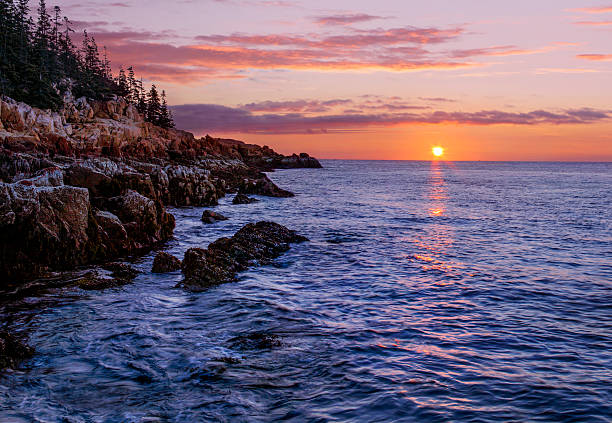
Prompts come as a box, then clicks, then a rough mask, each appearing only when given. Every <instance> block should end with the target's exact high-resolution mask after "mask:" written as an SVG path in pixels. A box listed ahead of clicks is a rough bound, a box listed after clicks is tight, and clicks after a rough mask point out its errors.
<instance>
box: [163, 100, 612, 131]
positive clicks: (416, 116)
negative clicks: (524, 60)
mask: <svg viewBox="0 0 612 423" xmlns="http://www.w3.org/2000/svg"><path fill="white" fill-rule="evenodd" d="M172 111H173V113H174V117H175V121H176V123H177V126H178V127H180V128H184V129H186V130H189V131H193V132H195V133H197V134H204V133H213V134H222V133H262V134H311V133H312V134H317V133H319V134H320V133H330V132H344V131H360V130H365V129H366V128H367V127H382V126H394V125H402V124H440V123H457V124H463V125H502V124H506V125H540V124H551V125H564V124H590V123H596V122H601V121H607V120H610V119H612V113H611V112H609V111H603V110H596V109H590V108H583V109H569V110H561V111H556V112H551V111H546V110H535V111H531V112H519V113H514V112H506V111H501V110H483V111H479V112H446V111H434V112H427V113H374V114H372V113H344V114H331V115H317V116H306V115H304V114H302V113H288V114H275V113H267V114H263V115H256V114H253V113H252V112H250V111H249V110H245V109H242V108H233V107H227V106H220V105H214V104H185V105H180V106H174V107H172Z"/></svg>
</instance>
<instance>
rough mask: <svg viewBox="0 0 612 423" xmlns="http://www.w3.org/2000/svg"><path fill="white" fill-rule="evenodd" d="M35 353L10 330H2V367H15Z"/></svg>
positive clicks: (0, 360)
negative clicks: (9, 331)
mask: <svg viewBox="0 0 612 423" xmlns="http://www.w3.org/2000/svg"><path fill="white" fill-rule="evenodd" d="M33 355H34V348H32V347H29V346H27V345H25V344H24V343H22V342H21V341H20V340H18V339H17V338H15V337H14V336H13V335H11V334H10V333H8V332H0V369H5V368H7V367H10V368H15V367H17V366H18V365H19V363H21V362H22V361H23V360H25V359H28V358H30V357H32V356H33Z"/></svg>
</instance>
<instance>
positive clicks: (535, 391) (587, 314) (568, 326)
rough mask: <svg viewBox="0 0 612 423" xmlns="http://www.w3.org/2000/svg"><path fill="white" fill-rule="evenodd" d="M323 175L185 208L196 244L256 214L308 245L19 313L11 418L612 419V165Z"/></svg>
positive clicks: (72, 292) (340, 164)
mask: <svg viewBox="0 0 612 423" xmlns="http://www.w3.org/2000/svg"><path fill="white" fill-rule="evenodd" d="M324 166H325V169H322V170H308V169H300V170H284V171H278V172H276V173H273V174H271V177H272V179H273V180H275V181H276V182H277V183H278V184H279V185H280V186H281V187H283V188H287V189H290V190H292V191H294V192H296V194H297V196H296V197H295V198H293V199H274V198H261V199H262V202H260V203H256V204H252V205H240V206H234V205H231V203H230V201H229V200H231V198H228V199H224V200H223V201H222V204H221V205H220V206H219V207H217V211H219V212H221V213H222V214H224V215H226V216H228V217H230V220H228V221H227V222H221V223H218V224H215V225H212V226H210V225H203V224H202V223H201V222H200V221H199V217H200V215H201V213H202V210H203V208H185V209H173V210H172V212H173V213H174V215H175V216H176V218H177V228H176V232H175V240H173V241H172V242H170V243H169V244H168V245H167V250H168V251H169V252H170V253H172V254H175V255H177V256H179V257H182V255H183V253H184V252H185V250H186V249H188V248H191V247H205V246H206V245H207V244H208V243H209V242H211V241H213V240H215V239H217V238H218V237H221V236H231V235H232V234H233V233H234V232H235V231H236V230H238V229H239V228H240V227H241V226H243V225H244V224H245V223H248V222H252V221H257V220H273V221H276V222H278V223H281V224H284V225H287V226H289V227H291V228H293V229H297V230H298V231H299V232H300V233H301V234H303V235H306V236H308V237H309V238H310V239H311V241H310V242H308V243H304V244H300V245H296V246H294V247H293V248H292V249H291V251H290V252H288V253H287V254H285V255H283V256H282V257H280V258H279V259H278V260H276V261H275V264H274V265H273V266H266V267H260V268H256V269H252V270H250V271H248V272H245V273H244V274H242V275H241V278H240V280H239V281H238V282H236V283H231V284H226V285H223V286H219V287H217V288H213V289H210V290H208V291H206V292H204V293H188V292H185V291H183V290H181V289H178V288H175V285H176V283H177V282H178V281H180V279H181V275H180V272H176V273H171V274H167V275H153V274H151V273H149V270H150V268H151V264H152V260H153V256H154V253H152V254H149V255H147V256H146V257H144V258H141V259H139V260H137V261H136V263H135V266H136V267H137V268H138V269H140V270H141V271H143V273H142V274H141V275H140V276H139V277H138V278H137V279H136V280H135V281H134V283H133V284H132V285H128V286H125V287H122V288H117V289H109V290H106V291H103V292H84V291H80V290H79V289H77V288H64V289H58V290H52V291H50V292H48V293H45V294H44V295H41V296H38V297H36V298H31V299H27V300H23V301H19V302H16V303H11V304H6V305H5V307H4V309H3V313H4V314H5V315H6V316H7V319H8V321H9V324H8V326H9V328H11V329H12V330H14V331H17V332H20V333H22V334H24V335H26V336H28V337H29V338H30V343H31V344H32V345H33V346H35V347H36V349H37V354H36V356H35V357H34V358H33V359H32V360H29V361H27V362H25V363H24V364H23V367H22V369H20V370H18V371H14V372H10V373H8V374H5V375H4V376H2V377H0V421H2V422H4V421H7V422H9V421H10V422H21V421H23V422H31V421H35V422H56V421H57V422H60V421H65V422H196V421H232V422H235V421H238V422H240V421H249V422H252V421H255V422H257V421H274V420H287V421H296V422H298V421H316V422H318V421H320V422H323V421H349V422H361V421H406V422H411V421H434V422H435V421H440V422H442V421H478V422H483V421H490V422H498V421H526V420H530V421H589V422H610V421H612V406H611V404H612V352H611V351H612V289H611V288H612V286H611V285H612V282H611V281H612V263H611V257H612V230H611V229H612V228H611V226H612V223H611V222H612V194H611V192H610V187H611V186H612V164H605V163H604V164H568V163H475V162H460V163H446V162H433V163H430V162H357V161H326V162H324ZM249 334H251V335H252V334H267V335H270V336H274V337H277V339H278V340H279V341H280V343H277V342H272V343H271V344H270V345H268V346H265V345H264V348H259V347H261V345H257V343H256V342H245V341H244V336H248V335H249ZM240 337H243V338H240Z"/></svg>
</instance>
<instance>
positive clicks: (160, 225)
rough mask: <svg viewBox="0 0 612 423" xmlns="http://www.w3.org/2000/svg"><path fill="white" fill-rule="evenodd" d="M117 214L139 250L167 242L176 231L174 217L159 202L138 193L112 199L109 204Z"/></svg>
mask: <svg viewBox="0 0 612 423" xmlns="http://www.w3.org/2000/svg"><path fill="white" fill-rule="evenodd" d="M107 206H108V208H109V210H111V211H112V212H113V213H114V214H116V215H117V216H118V217H119V219H121V222H122V223H123V226H124V228H125V230H126V231H127V233H128V235H129V237H130V239H131V240H132V241H133V242H134V243H135V249H136V250H139V249H142V248H145V247H147V246H151V245H154V244H156V243H159V242H161V241H165V240H167V239H168V238H170V237H171V236H172V232H173V231H174V224H175V222H174V216H172V215H171V214H170V213H168V212H166V210H165V209H164V207H163V206H162V204H161V203H160V202H159V201H153V200H151V199H150V198H147V197H145V196H143V195H141V194H139V193H137V192H136V191H132V190H128V191H127V193H125V194H124V195H121V196H118V197H114V198H111V199H110V200H109V201H108V204H107Z"/></svg>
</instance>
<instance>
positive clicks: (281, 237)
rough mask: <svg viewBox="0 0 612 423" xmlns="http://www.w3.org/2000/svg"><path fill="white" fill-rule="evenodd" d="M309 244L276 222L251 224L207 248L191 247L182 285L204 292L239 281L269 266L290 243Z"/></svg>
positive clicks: (187, 254)
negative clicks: (259, 267)
mask: <svg viewBox="0 0 612 423" xmlns="http://www.w3.org/2000/svg"><path fill="white" fill-rule="evenodd" d="M303 241H307V239H306V238H305V237H303V236H300V235H298V234H297V233H296V232H295V231H292V230H290V229H287V228H286V227H284V226H282V225H279V224H278V223H274V222H258V223H249V224H248V225H246V226H244V227H243V228H242V229H240V230H239V231H238V232H236V234H235V235H234V236H233V237H231V238H220V239H218V240H216V241H215V242H213V243H212V244H210V245H209V246H208V248H207V249H202V248H191V249H189V250H187V252H186V253H185V258H184V260H183V264H182V271H183V274H184V276H185V278H184V280H183V282H181V286H183V287H185V288H187V289H189V290H193V291H201V290H204V289H207V288H209V287H211V286H215V285H219V284H222V283H225V282H231V281H233V280H235V279H236V274H237V273H238V272H241V271H244V270H246V269H247V268H248V267H249V266H255V265H262V264H267V263H269V262H270V261H271V260H272V259H274V258H276V257H278V256H279V255H281V254H282V253H283V252H285V251H287V250H289V248H290V247H289V244H291V243H297V242H303Z"/></svg>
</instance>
